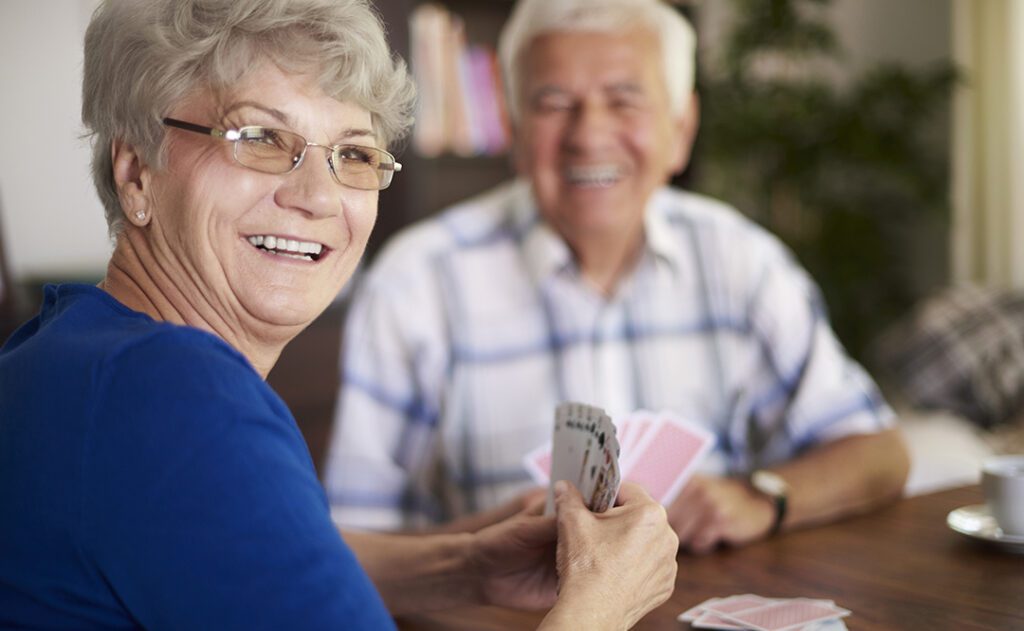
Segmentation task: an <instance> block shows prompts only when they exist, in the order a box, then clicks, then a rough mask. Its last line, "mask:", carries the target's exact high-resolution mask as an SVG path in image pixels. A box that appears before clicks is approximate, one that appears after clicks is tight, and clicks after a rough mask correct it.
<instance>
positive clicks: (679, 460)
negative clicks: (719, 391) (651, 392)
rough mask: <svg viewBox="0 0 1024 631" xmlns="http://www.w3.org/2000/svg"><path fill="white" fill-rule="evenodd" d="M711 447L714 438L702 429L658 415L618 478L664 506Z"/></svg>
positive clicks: (677, 492)
mask: <svg viewBox="0 0 1024 631" xmlns="http://www.w3.org/2000/svg"><path fill="white" fill-rule="evenodd" d="M713 443H714V436H712V434H711V433H710V432H708V431H707V430H705V429H704V428H702V427H700V426H698V425H696V424H693V423H688V422H686V421H683V420H682V419H679V418H678V417H676V416H674V415H671V414H668V413H661V414H659V415H658V417H657V418H656V420H655V422H654V423H653V424H652V425H651V426H650V427H649V428H648V429H646V430H645V431H644V435H643V437H642V438H641V439H640V442H639V443H636V449H635V455H634V456H632V457H627V462H628V463H629V465H628V468H627V467H624V468H623V473H622V477H623V478H624V479H625V480H628V481H630V482H636V483H637V484H640V485H641V486H643V487H644V489H646V491H647V492H648V493H650V494H651V496H652V497H653V498H654V499H656V500H658V501H659V502H661V503H662V504H664V505H666V506H667V505H669V504H670V503H671V502H672V500H674V499H675V497H676V495H678V494H679V491H681V490H682V488H683V485H684V484H685V483H686V481H687V480H688V479H689V477H690V475H691V474H692V473H693V471H694V470H695V468H696V466H697V465H698V464H699V462H700V460H701V458H702V457H703V456H704V454H705V453H707V451H708V450H709V449H710V448H711V446H712V444H713Z"/></svg>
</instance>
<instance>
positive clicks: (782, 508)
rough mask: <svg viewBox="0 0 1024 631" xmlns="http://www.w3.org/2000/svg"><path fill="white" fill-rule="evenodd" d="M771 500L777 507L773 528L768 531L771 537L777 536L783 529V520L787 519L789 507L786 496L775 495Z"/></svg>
mask: <svg viewBox="0 0 1024 631" xmlns="http://www.w3.org/2000/svg"><path fill="white" fill-rule="evenodd" d="M771 499H772V504H773V505H774V506H775V520H774V521H772V527H771V528H770V529H769V530H768V536H769V537H773V536H775V535H776V534H778V532H779V530H781V529H782V520H784V519H785V518H786V505H787V501H786V496H785V495H775V496H772V498H771Z"/></svg>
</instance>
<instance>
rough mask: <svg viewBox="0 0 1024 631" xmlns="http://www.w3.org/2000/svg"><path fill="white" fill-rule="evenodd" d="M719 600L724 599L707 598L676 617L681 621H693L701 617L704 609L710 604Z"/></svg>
mask: <svg viewBox="0 0 1024 631" xmlns="http://www.w3.org/2000/svg"><path fill="white" fill-rule="evenodd" d="M719 600H722V599H721V598H708V599H707V600H705V601H704V602H702V603H701V604H699V605H694V606H693V607H690V608H689V609H687V610H686V611H684V612H683V613H681V614H679V616H678V617H677V618H676V620H678V621H679V622H693V621H694V620H696V619H697V618H700V616H701V614H703V613H704V611H705V610H706V608H707V606H708V605H710V604H712V603H715V602H718V601H719Z"/></svg>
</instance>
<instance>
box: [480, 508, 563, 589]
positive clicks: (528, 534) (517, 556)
mask: <svg viewBox="0 0 1024 631" xmlns="http://www.w3.org/2000/svg"><path fill="white" fill-rule="evenodd" d="M543 509H544V495H543V494H540V495H536V494H532V496H531V499H530V500H529V503H528V505H527V507H526V509H525V510H524V511H523V512H522V513H520V514H519V515H516V516H515V517H512V518H509V519H506V520H505V521H502V522H499V523H497V524H494V525H492V526H489V527H487V528H484V529H482V530H480V531H478V532H476V533H474V534H473V535H471V536H472V543H471V545H470V548H469V549H470V553H469V554H470V563H471V565H472V566H473V567H474V568H475V572H476V574H477V576H478V577H479V581H478V582H477V586H478V587H479V589H480V590H481V594H480V600H481V601H482V602H484V603H486V604H492V605H500V606H503V607H515V608H517V609H544V608H547V607H550V606H552V605H553V604H554V603H555V597H556V590H557V585H558V576H557V575H556V574H555V536H556V533H557V529H556V527H555V518H554V517H551V516H548V517H543V516H541V512H542V511H543Z"/></svg>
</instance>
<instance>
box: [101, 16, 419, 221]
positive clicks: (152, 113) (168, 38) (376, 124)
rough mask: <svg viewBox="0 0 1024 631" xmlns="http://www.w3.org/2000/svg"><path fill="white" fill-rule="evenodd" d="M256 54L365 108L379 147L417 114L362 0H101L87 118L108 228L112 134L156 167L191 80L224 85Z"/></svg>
mask: <svg viewBox="0 0 1024 631" xmlns="http://www.w3.org/2000/svg"><path fill="white" fill-rule="evenodd" d="M260 58H265V59H268V60H270V61H272V62H273V63H275V64H277V65H278V66H280V67H281V68H282V69H283V70H285V71H288V72H313V73H314V74H315V75H316V76H317V78H318V82H319V85H320V87H321V88H322V89H323V90H324V92H325V93H326V94H328V95H330V96H331V97H333V98H335V99H338V100H339V101H350V102H352V103H355V104H357V105H359V106H361V107H363V108H365V109H366V110H367V111H368V112H369V113H370V114H371V116H372V120H373V129H374V134H375V135H376V136H377V138H378V141H379V142H380V143H381V145H382V146H388V145H389V144H390V143H392V142H394V141H396V140H398V139H399V138H401V137H402V136H403V135H404V134H405V132H406V131H407V130H408V128H409V126H410V125H411V123H412V104H413V99H414V97H415V89H414V88H413V84H412V81H411V79H410V78H409V76H408V73H407V71H406V66H405V62H403V61H402V60H401V59H400V58H398V57H397V56H392V54H391V52H390V49H389V48H388V45H387V42H386V41H385V38H384V28H383V25H382V23H381V21H380V18H379V17H378V16H377V14H376V13H375V11H374V10H373V9H372V8H371V5H370V3H369V0H105V1H104V2H103V3H102V4H100V6H99V7H98V8H97V9H96V12H95V13H94V14H93V16H92V21H91V22H90V24H89V28H88V30H87V31H86V34H85V71H84V77H83V80H82V122H83V123H85V126H86V127H87V128H88V129H89V131H90V134H91V136H92V143H93V148H92V149H93V158H92V172H93V181H94V182H95V184H96V190H97V191H98V192H99V196H100V200H101V201H102V202H103V206H104V207H105V209H106V216H107V227H108V229H109V231H110V234H111V236H115V235H116V234H117V233H118V232H120V230H121V229H122V228H123V216H122V211H121V205H120V202H119V200H118V195H117V190H116V188H115V185H114V180H113V174H112V169H113V163H112V160H111V154H110V151H111V143H112V141H113V140H115V139H119V140H123V141H126V142H129V143H131V144H132V145H134V146H135V147H136V148H137V149H138V150H139V151H140V152H141V154H142V156H143V157H144V158H145V159H146V160H147V161H148V162H149V163H150V164H153V165H156V166H158V167H159V166H161V165H162V164H163V155H162V151H161V148H162V144H163V138H164V132H165V128H164V126H163V125H162V123H161V121H162V119H163V118H164V117H165V116H166V115H167V113H168V112H169V111H170V109H171V108H173V107H174V106H175V105H176V104H177V103H179V102H180V101H181V100H182V99H183V98H185V97H186V96H188V95H189V94H190V93H191V92H193V91H194V90H196V89H209V90H212V91H214V92H216V93H220V92H223V91H229V90H230V88H231V86H232V85H235V84H237V82H238V81H239V79H240V78H242V77H243V76H244V75H245V74H246V71H247V70H249V69H251V68H252V67H253V65H254V61H255V60H258V59H260Z"/></svg>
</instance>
